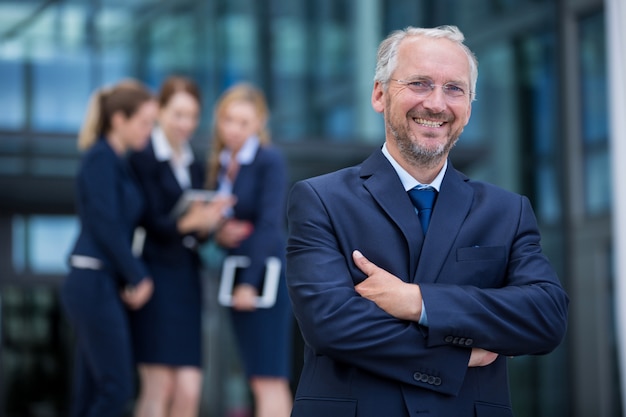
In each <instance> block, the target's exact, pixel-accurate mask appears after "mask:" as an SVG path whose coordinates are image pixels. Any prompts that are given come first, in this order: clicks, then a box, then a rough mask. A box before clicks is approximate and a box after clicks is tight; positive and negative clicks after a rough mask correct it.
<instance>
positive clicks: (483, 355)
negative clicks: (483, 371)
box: [467, 348, 498, 368]
mask: <svg viewBox="0 0 626 417" xmlns="http://www.w3.org/2000/svg"><path fill="white" fill-rule="evenodd" d="M496 359H498V354H497V353H493V352H489V351H488V350H485V349H480V348H473V349H472V354H471V356H470V360H469V363H468V364H467V367H468V368H473V367H476V366H487V365H491V364H492V363H493V361H495V360H496Z"/></svg>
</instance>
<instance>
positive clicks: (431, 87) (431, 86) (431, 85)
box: [389, 78, 476, 100]
mask: <svg viewBox="0 0 626 417" xmlns="http://www.w3.org/2000/svg"><path fill="white" fill-rule="evenodd" d="M389 81H395V82H397V83H398V84H402V85H404V86H406V87H407V88H408V89H409V90H411V92H413V93H415V94H418V95H420V96H423V97H426V96H428V95H430V94H431V93H432V92H433V91H434V90H435V87H441V90H442V91H443V94H444V96H446V97H447V98H451V99H459V98H462V97H469V99H470V100H472V99H474V100H475V99H476V93H475V92H473V91H470V88H469V87H467V90H468V92H467V93H466V92H465V89H464V88H463V87H461V86H459V85H457V84H455V83H453V82H448V83H445V84H443V85H439V84H435V83H433V82H432V81H428V80H427V79H416V80H403V79H398V78H389ZM418 82H420V83H425V84H427V85H428V91H423V92H420V91H415V90H413V88H411V84H413V83H418ZM448 86H454V87H456V88H458V89H460V90H461V91H462V94H461V95H459V96H454V95H450V90H448V89H447V87H448ZM446 92H447V93H446Z"/></svg>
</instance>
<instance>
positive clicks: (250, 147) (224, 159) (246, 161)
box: [220, 136, 261, 166]
mask: <svg viewBox="0 0 626 417" xmlns="http://www.w3.org/2000/svg"><path fill="white" fill-rule="evenodd" d="M259 146H261V144H260V142H259V138H258V137H257V136H250V137H249V138H248V139H247V140H246V142H245V143H244V144H243V145H242V146H241V149H239V152H237V156H236V159H237V162H239V165H250V164H251V163H252V161H254V157H255V156H256V152H257V150H258V149H259ZM231 155H232V151H231V150H230V149H224V150H222V152H220V163H221V164H222V165H223V166H227V165H228V163H229V162H230V157H231Z"/></svg>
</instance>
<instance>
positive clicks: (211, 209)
mask: <svg viewBox="0 0 626 417" xmlns="http://www.w3.org/2000/svg"><path fill="white" fill-rule="evenodd" d="M235 201H236V198H235V197H234V196H219V197H217V198H215V199H214V200H213V201H211V202H209V203H205V202H202V201H195V202H194V203H192V204H191V206H190V207H189V210H187V212H186V213H185V214H184V215H183V216H181V218H180V219H179V220H178V223H177V226H178V231H179V232H181V233H182V234H187V233H193V232H197V233H201V234H205V235H208V234H209V233H211V232H212V231H213V230H215V229H216V228H217V227H218V226H219V225H220V224H221V223H222V222H223V221H224V219H225V213H226V212H227V210H228V209H229V208H231V207H232V206H233V205H234V204H235Z"/></svg>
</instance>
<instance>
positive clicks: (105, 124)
mask: <svg viewBox="0 0 626 417" xmlns="http://www.w3.org/2000/svg"><path fill="white" fill-rule="evenodd" d="M152 99H154V96H153V95H152V93H151V92H150V90H148V88H147V87H146V86H144V85H143V84H142V83H140V82H139V81H137V80H133V79H128V80H123V81H120V82H119V83H117V84H115V85H114V86H112V87H108V88H101V89H99V90H96V91H95V92H94V93H93V94H92V95H91V98H90V100H89V104H88V106H87V112H86V114H85V119H84V121H83V125H82V126H81V129H80V132H79V134H78V149H80V150H86V149H89V148H90V147H91V146H92V145H93V144H94V143H95V142H96V140H98V138H100V137H102V136H105V135H107V134H108V133H109V132H110V130H111V120H112V118H113V115H114V114H115V113H117V112H122V114H123V115H124V116H125V117H131V116H133V115H134V114H135V113H136V112H137V110H139V107H141V105H142V104H144V103H145V102H147V101H150V100H152Z"/></svg>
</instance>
